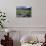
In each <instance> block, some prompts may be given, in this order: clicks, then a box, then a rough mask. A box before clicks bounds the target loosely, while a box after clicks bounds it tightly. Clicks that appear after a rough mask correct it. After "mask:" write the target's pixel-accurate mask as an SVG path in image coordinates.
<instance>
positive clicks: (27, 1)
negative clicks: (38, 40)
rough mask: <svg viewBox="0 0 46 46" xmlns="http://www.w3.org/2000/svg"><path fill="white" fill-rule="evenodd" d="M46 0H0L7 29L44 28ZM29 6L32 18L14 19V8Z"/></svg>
mask: <svg viewBox="0 0 46 46" xmlns="http://www.w3.org/2000/svg"><path fill="white" fill-rule="evenodd" d="M45 4H46V0H44V1H43V0H0V9H1V10H2V11H5V12H6V15H7V19H8V22H7V24H6V26H7V27H46V5H45ZM18 5H31V6H32V18H16V6H18Z"/></svg>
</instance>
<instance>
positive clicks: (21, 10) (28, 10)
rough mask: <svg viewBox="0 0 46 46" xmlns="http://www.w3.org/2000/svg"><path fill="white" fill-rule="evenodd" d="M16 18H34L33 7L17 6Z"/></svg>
mask: <svg viewBox="0 0 46 46" xmlns="http://www.w3.org/2000/svg"><path fill="white" fill-rule="evenodd" d="M16 17H32V7H31V6H16Z"/></svg>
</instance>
